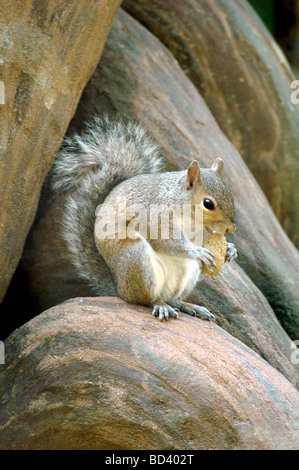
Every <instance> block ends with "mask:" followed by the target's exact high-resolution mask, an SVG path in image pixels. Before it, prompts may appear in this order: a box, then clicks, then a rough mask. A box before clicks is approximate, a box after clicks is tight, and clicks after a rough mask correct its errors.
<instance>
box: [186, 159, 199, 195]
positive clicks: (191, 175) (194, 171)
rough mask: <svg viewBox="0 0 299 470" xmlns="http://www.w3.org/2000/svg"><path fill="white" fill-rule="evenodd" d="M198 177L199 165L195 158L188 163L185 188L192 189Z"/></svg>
mask: <svg viewBox="0 0 299 470" xmlns="http://www.w3.org/2000/svg"><path fill="white" fill-rule="evenodd" d="M199 178H200V166H199V163H198V162H197V161H196V160H193V162H192V163H190V165H189V167H188V170H187V179H186V189H187V190H190V189H193V188H194V186H195V184H196V182H197V181H198V180H199Z"/></svg>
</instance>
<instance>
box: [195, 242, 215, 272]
mask: <svg viewBox="0 0 299 470" xmlns="http://www.w3.org/2000/svg"><path fill="white" fill-rule="evenodd" d="M196 251H197V257H196V259H197V260H198V261H201V262H202V263H203V264H205V265H206V267H207V269H208V270H209V271H211V272H213V268H215V267H216V264H215V261H214V255H213V254H212V253H211V252H210V251H209V250H207V249H206V248H203V247H199V248H198V249H197V250H196Z"/></svg>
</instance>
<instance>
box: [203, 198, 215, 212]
mask: <svg viewBox="0 0 299 470" xmlns="http://www.w3.org/2000/svg"><path fill="white" fill-rule="evenodd" d="M203 205H204V206H205V208H206V209H209V210H210V211H212V210H213V209H215V206H214V203H213V201H211V199H207V198H205V199H204V200H203Z"/></svg>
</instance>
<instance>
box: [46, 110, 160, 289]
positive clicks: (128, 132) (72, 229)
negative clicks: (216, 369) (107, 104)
mask: <svg viewBox="0 0 299 470" xmlns="http://www.w3.org/2000/svg"><path fill="white" fill-rule="evenodd" d="M159 170H160V158H159V149H158V146H157V145H156V144H154V143H153V141H152V140H151V139H150V137H149V136H148V135H147V133H146V131H145V130H144V129H143V128H142V127H141V126H140V125H138V124H137V123H133V122H128V123H127V122H125V121H123V120H109V119H108V118H107V117H103V118H94V119H93V121H91V123H89V124H88V125H87V127H86V131H85V132H84V133H82V135H78V134H75V135H74V136H72V137H69V138H66V139H65V140H64V143H63V145H62V147H61V150H60V151H59V153H58V155H57V157H56V159H55V162H54V164H53V167H52V171H51V179H52V187H53V189H54V191H55V192H65V197H66V202H65V210H64V215H63V220H62V236H63V238H64V239H65V241H66V243H67V246H68V249H69V251H70V253H71V255H72V262H73V264H74V265H75V266H76V268H77V271H78V273H79V275H80V276H81V277H83V278H85V279H87V280H88V281H89V283H90V285H91V287H92V288H93V291H94V292H95V293H97V294H102V295H103V293H104V294H105V289H104V288H103V287H102V285H101V282H102V283H105V279H104V278H103V279H102V280H101V279H100V278H99V276H100V275H101V274H102V270H103V260H102V258H101V256H100V254H99V252H98V250H97V248H96V245H95V241H94V235H93V233H94V222H95V212H96V208H97V206H98V205H100V204H102V203H103V201H104V200H105V198H106V196H107V195H108V194H109V193H110V192H111V191H112V189H113V188H114V187H115V186H117V185H118V184H119V183H121V182H122V181H125V180H127V179H128V178H131V177H133V176H136V175H139V174H146V173H155V172H157V171H159Z"/></svg>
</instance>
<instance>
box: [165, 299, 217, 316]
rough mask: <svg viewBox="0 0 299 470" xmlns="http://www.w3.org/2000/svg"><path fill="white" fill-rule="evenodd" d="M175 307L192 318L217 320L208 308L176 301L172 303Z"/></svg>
mask: <svg viewBox="0 0 299 470" xmlns="http://www.w3.org/2000/svg"><path fill="white" fill-rule="evenodd" d="M171 305H172V306H173V307H176V308H178V309H179V310H180V311H181V312H184V313H187V314H188V315H191V316H192V317H198V318H201V319H202V320H208V321H210V320H216V317H215V315H213V313H211V312H210V310H208V309H207V308H206V307H201V306H200V305H195V304H190V303H188V302H184V301H182V300H174V301H173V302H171Z"/></svg>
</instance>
